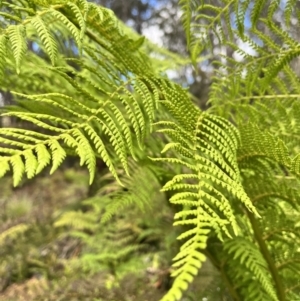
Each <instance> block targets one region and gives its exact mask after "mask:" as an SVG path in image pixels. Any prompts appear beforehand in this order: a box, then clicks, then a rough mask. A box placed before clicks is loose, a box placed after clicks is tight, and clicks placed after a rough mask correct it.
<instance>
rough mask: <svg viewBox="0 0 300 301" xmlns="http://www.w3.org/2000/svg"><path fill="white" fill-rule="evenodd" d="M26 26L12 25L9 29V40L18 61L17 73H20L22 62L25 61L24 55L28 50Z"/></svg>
mask: <svg viewBox="0 0 300 301" xmlns="http://www.w3.org/2000/svg"><path fill="white" fill-rule="evenodd" d="M25 31H26V29H25V26H24V25H22V24H20V25H11V26H10V27H9V28H8V29H7V33H8V38H9V41H10V43H11V47H12V51H13V55H14V58H15V61H16V69H17V73H20V66H21V61H22V60H23V57H24V54H25V52H26V50H27V46H26V42H25V35H26V33H25Z"/></svg>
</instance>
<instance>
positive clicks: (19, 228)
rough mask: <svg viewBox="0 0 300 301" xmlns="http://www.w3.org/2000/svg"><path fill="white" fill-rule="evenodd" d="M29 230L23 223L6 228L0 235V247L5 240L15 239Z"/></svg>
mask: <svg viewBox="0 0 300 301" xmlns="http://www.w3.org/2000/svg"><path fill="white" fill-rule="evenodd" d="M28 228H29V225H26V224H24V223H21V224H17V225H15V226H12V227H10V228H8V229H7V230H5V231H3V232H2V233H0V245H2V244H3V243H4V242H5V240H6V239H7V238H15V237H17V236H18V235H20V234H22V233H24V232H25V231H27V229H28Z"/></svg>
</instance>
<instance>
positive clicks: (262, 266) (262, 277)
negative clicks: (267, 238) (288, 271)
mask: <svg viewBox="0 0 300 301" xmlns="http://www.w3.org/2000/svg"><path fill="white" fill-rule="evenodd" d="M224 249H225V250H226V251H227V252H228V254H232V259H233V261H238V262H239V264H241V265H243V266H244V267H245V269H246V270H249V271H250V273H251V274H252V275H253V276H255V277H256V278H257V279H258V281H259V282H260V284H261V286H262V287H263V288H264V290H265V291H266V293H267V294H268V295H269V296H270V297H271V298H272V300H275V301H277V300H278V297H277V295H276V292H275V289H274V285H273V283H272V281H271V278H270V277H269V275H268V273H267V264H266V262H265V260H264V258H263V257H262V255H261V253H260V251H259V249H258V248H257V247H256V246H255V245H253V244H252V243H251V242H249V241H247V240H246V239H245V238H243V237H236V238H234V239H232V240H226V242H225V244H224ZM232 264H233V263H232ZM245 274H246V273H245ZM253 276H252V277H253Z"/></svg>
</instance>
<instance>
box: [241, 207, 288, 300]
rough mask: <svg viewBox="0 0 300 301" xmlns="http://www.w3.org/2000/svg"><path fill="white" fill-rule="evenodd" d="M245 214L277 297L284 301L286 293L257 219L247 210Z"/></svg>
mask: <svg viewBox="0 0 300 301" xmlns="http://www.w3.org/2000/svg"><path fill="white" fill-rule="evenodd" d="M247 215H248V217H249V220H250V223H251V225H252V229H253V232H254V236H255V239H256V241H257V243H258V245H259V248H260V251H261V253H262V255H263V257H264V259H265V260H266V262H267V264H268V267H269V270H270V273H271V275H272V278H273V281H274V283H275V287H276V291H277V296H278V299H279V300H280V301H285V300H286V295H285V291H284V287H283V284H282V282H281V279H280V277H279V273H278V270H277V268H276V266H275V263H274V261H273V259H272V257H271V254H270V252H269V249H268V247H267V244H266V242H265V240H264V239H263V238H262V236H261V231H260V229H259V225H258V222H257V220H256V219H255V217H254V215H253V214H252V213H251V212H249V211H247Z"/></svg>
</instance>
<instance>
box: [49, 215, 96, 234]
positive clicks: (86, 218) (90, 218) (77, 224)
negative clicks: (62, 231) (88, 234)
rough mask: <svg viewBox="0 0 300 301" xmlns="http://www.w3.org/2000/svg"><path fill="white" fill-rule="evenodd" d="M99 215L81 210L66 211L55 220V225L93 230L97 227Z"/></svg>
mask: <svg viewBox="0 0 300 301" xmlns="http://www.w3.org/2000/svg"><path fill="white" fill-rule="evenodd" d="M96 220H97V217H96V216H94V215H91V214H89V213H84V212H81V211H69V212H65V213H63V214H62V216H60V218H59V219H58V220H57V221H55V223H54V227H66V226H67V227H72V228H73V229H77V230H84V229H88V230H93V229H95V228H96Z"/></svg>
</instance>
